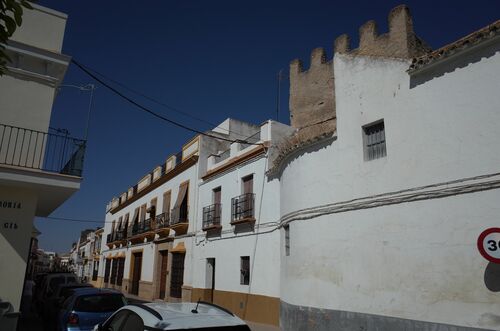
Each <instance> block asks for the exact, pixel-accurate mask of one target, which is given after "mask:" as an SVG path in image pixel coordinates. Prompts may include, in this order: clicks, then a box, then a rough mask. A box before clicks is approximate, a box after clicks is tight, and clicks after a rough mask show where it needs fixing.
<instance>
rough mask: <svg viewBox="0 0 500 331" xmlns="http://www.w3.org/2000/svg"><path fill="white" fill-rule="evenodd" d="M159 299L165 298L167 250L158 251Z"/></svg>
mask: <svg viewBox="0 0 500 331" xmlns="http://www.w3.org/2000/svg"><path fill="white" fill-rule="evenodd" d="M160 260H161V267H160V299H165V294H166V289H167V275H168V269H167V268H168V251H160Z"/></svg>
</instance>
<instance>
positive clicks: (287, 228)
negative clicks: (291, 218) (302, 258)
mask: <svg viewBox="0 0 500 331" xmlns="http://www.w3.org/2000/svg"><path fill="white" fill-rule="evenodd" d="M283 228H284V229H285V256H290V225H288V224H287V225H285V226H284V227H283Z"/></svg>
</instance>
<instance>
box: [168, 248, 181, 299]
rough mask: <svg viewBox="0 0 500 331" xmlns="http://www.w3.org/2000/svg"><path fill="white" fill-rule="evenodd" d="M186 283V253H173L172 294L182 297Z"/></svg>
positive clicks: (175, 296)
mask: <svg viewBox="0 0 500 331" xmlns="http://www.w3.org/2000/svg"><path fill="white" fill-rule="evenodd" d="M183 283H184V254H179V253H176V254H172V274H171V277H170V296H171V297H174V298H182V284H183Z"/></svg>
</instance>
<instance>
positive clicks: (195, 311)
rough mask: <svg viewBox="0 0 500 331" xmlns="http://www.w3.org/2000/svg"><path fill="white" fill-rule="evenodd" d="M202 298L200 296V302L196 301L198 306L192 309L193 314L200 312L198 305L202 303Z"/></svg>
mask: <svg viewBox="0 0 500 331" xmlns="http://www.w3.org/2000/svg"><path fill="white" fill-rule="evenodd" d="M200 301H201V298H198V302H197V303H196V307H195V308H194V309H192V310H191V312H192V313H193V314H198V305H199V304H200Z"/></svg>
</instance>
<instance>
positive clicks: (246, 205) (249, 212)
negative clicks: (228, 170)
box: [241, 175, 253, 218]
mask: <svg viewBox="0 0 500 331" xmlns="http://www.w3.org/2000/svg"><path fill="white" fill-rule="evenodd" d="M242 181H243V195H244V196H243V199H245V200H244V202H243V214H242V215H241V216H242V218H249V217H253V195H252V193H253V175H250V176H246V177H244V178H242Z"/></svg>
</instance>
